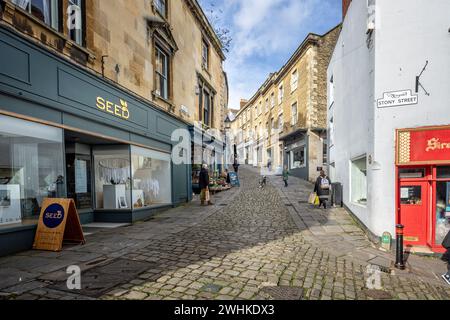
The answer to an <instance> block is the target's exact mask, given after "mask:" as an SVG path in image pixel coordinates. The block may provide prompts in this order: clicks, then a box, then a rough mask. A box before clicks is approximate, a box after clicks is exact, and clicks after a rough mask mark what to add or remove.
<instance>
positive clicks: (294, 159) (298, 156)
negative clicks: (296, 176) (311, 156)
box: [289, 146, 306, 169]
mask: <svg viewBox="0 0 450 320" xmlns="http://www.w3.org/2000/svg"><path fill="white" fill-rule="evenodd" d="M305 154H306V147H305V146H303V147H301V148H298V149H295V150H292V151H291V152H290V156H289V158H290V160H291V163H290V168H291V169H299V168H304V167H305V166H306V158H305Z"/></svg>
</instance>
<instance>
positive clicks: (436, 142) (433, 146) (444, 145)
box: [426, 138, 450, 152]
mask: <svg viewBox="0 0 450 320" xmlns="http://www.w3.org/2000/svg"><path fill="white" fill-rule="evenodd" d="M444 149H450V142H441V140H440V139H438V138H433V139H430V140H428V147H427V149H426V151H427V152H430V151H435V150H444Z"/></svg>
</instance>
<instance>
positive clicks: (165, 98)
mask: <svg viewBox="0 0 450 320" xmlns="http://www.w3.org/2000/svg"><path fill="white" fill-rule="evenodd" d="M0 3H1V8H2V10H1V23H2V24H3V25H5V26H8V27H11V28H14V29H15V30H16V31H18V32H20V33H21V34H22V35H25V36H26V37H27V38H28V39H29V40H31V41H33V42H36V43H39V44H41V45H44V46H45V48H46V49H48V50H51V51H53V52H54V53H57V54H60V55H62V56H64V57H65V58H66V59H69V60H70V61H71V62H75V63H77V64H78V65H79V66H80V67H82V68H86V69H87V70H89V71H92V72H95V73H96V74H97V75H99V76H102V77H104V78H106V79H108V80H110V81H112V82H114V83H115V84H116V85H119V86H121V87H124V88H125V89H127V90H129V91H131V92H133V93H134V94H136V95H138V96H139V97H141V98H144V99H145V100H148V101H149V102H151V103H152V104H153V105H155V106H157V107H159V108H160V109H161V110H163V111H165V112H168V113H170V114H172V115H174V116H176V117H178V118H180V119H182V120H184V121H186V122H189V123H191V124H193V123H194V122H196V121H200V122H202V123H204V124H205V126H206V127H210V128H217V129H221V130H223V118H224V117H225V114H226V108H227V103H228V84H227V79H226V74H225V73H224V71H223V67H222V63H223V61H224V60H225V56H224V54H223V52H222V48H221V44H220V41H219V39H218V37H217V35H216V34H215V32H214V29H213V28H212V26H211V25H210V23H209V22H208V19H207V17H206V16H205V14H204V12H203V11H202V9H201V7H200V5H199V4H198V2H197V1H196V0H143V1H102V0H90V1H85V0H3V1H0ZM71 5H72V7H71ZM77 7H79V8H80V11H79V13H80V17H81V30H80V31H78V32H77V31H71V30H69V27H68V23H69V22H70V21H69V22H68V20H70V18H68V17H72V19H73V17H74V16H75V15H74V13H75V11H76V9H77ZM161 78H164V79H163V80H161ZM161 83H163V84H161ZM205 108H206V109H209V110H206V111H205Z"/></svg>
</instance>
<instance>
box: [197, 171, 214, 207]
mask: <svg viewBox="0 0 450 320" xmlns="http://www.w3.org/2000/svg"><path fill="white" fill-rule="evenodd" d="M199 187H200V190H201V193H200V201H201V203H202V206H204V205H205V202H206V203H207V204H208V205H212V202H211V199H210V196H211V195H210V193H209V171H208V165H207V164H204V165H203V166H202V169H201V170H200V177H199Z"/></svg>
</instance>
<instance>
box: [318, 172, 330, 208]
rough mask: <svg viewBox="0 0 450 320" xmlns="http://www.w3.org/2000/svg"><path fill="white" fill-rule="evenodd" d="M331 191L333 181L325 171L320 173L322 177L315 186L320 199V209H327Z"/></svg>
mask: <svg viewBox="0 0 450 320" xmlns="http://www.w3.org/2000/svg"><path fill="white" fill-rule="evenodd" d="M330 189H331V180H330V178H328V177H327V175H326V174H325V171H323V170H322V171H320V176H319V177H318V178H317V180H316V184H315V186H314V192H315V193H317V196H318V197H319V200H320V204H319V208H320V207H321V206H322V205H323V207H324V208H325V209H326V208H327V201H328V198H329V197H330Z"/></svg>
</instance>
